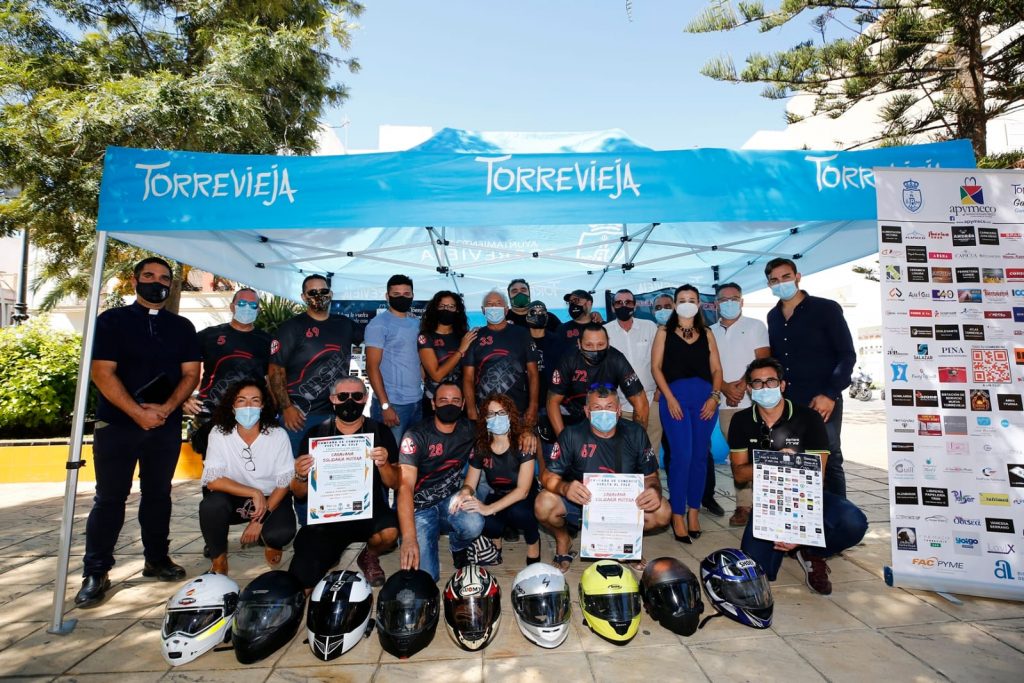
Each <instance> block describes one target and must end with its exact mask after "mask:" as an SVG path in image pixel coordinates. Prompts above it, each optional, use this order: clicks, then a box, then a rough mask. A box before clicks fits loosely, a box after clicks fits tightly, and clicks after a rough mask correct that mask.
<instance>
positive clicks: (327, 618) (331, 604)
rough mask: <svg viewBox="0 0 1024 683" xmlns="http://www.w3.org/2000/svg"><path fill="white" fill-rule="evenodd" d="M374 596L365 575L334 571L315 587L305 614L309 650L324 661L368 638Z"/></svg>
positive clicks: (339, 654)
mask: <svg viewBox="0 0 1024 683" xmlns="http://www.w3.org/2000/svg"><path fill="white" fill-rule="evenodd" d="M372 607H373V593H372V592H371V591H370V584H369V582H368V581H367V580H366V577H365V576H363V573H362V572H353V571H348V570H345V571H334V572H330V573H329V574H327V575H326V576H325V577H324V578H322V579H320V582H319V583H318V584H316V586H315V587H314V588H313V592H312V594H310V596H309V609H308V610H307V612H306V636H307V637H308V638H309V649H310V650H312V651H313V655H314V656H316V658H317V659H322V660H324V661H327V660H330V659H334V658H335V657H340V656H341V655H343V654H345V653H346V652H348V651H349V650H351V649H352V648H353V647H355V645H356V643H358V642H359V641H360V640H362V639H363V638H364V637H365V636H367V635H369V633H370V629H372V628H373V626H371V625H370V613H371V612H372V611H373V610H372Z"/></svg>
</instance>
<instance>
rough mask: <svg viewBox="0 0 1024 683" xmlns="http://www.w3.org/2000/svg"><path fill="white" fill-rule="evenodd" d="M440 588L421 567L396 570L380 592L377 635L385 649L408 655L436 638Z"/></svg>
mask: <svg viewBox="0 0 1024 683" xmlns="http://www.w3.org/2000/svg"><path fill="white" fill-rule="evenodd" d="M440 611H441V592H440V591H439V590H437V584H435V583H434V580H433V579H432V578H430V574H428V573H426V572H425V571H423V570H422V569H403V570H401V571H398V572H395V573H394V574H392V575H391V576H390V577H388V580H387V581H386V582H385V583H384V586H383V587H382V588H381V589H380V593H378V594H377V636H378V637H379V638H380V644H381V647H383V648H384V650H385V651H386V652H389V653H390V654H392V655H394V656H395V657H399V658H401V659H405V658H406V657H411V656H413V655H414V654H416V653H417V652H419V651H420V650H422V649H423V648H425V647H426V646H427V645H429V644H430V641H431V640H433V639H434V632H435V631H436V630H437V619H438V615H439V614H440Z"/></svg>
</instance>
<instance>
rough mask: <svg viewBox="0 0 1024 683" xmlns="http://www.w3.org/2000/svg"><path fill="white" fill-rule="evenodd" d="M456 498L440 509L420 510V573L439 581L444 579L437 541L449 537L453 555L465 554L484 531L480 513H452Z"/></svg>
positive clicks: (440, 503)
mask: <svg viewBox="0 0 1024 683" xmlns="http://www.w3.org/2000/svg"><path fill="white" fill-rule="evenodd" d="M452 497H453V496H448V497H447V498H445V499H444V500H442V501H440V502H439V503H438V504H437V505H434V506H431V507H428V508H423V509H421V510H416V512H415V513H414V515H415V518H416V543H417V544H418V545H419V547H420V569H422V570H423V571H425V572H427V573H428V574H430V576H432V577H433V578H434V581H437V580H438V578H440V576H441V565H440V562H439V560H438V558H437V539H438V538H440V536H441V534H443V533H447V534H448V543H449V545H451V549H452V553H457V552H459V551H460V550H465V549H466V548H468V547H469V546H471V545H472V544H473V541H475V540H476V539H477V537H478V536H480V534H481V533H482V532H483V530H484V517H483V515H481V514H480V513H479V512H467V511H465V510H459V511H458V512H456V513H455V514H449V513H448V506H449V505H450V504H451V502H452Z"/></svg>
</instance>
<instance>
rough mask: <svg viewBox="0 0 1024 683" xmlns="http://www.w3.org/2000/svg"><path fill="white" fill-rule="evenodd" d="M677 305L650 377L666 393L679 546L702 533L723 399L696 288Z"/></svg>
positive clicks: (684, 292) (662, 332) (658, 341)
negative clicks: (714, 434) (709, 467)
mask: <svg viewBox="0 0 1024 683" xmlns="http://www.w3.org/2000/svg"><path fill="white" fill-rule="evenodd" d="M675 302H676V307H675V311H673V312H672V315H671V316H670V317H669V319H668V321H667V322H666V323H665V325H664V326H663V327H661V328H659V329H658V333H657V335H656V336H655V337H654V344H653V347H652V349H651V373H652V374H653V375H654V381H655V382H656V383H657V384H658V390H659V391H660V392H661V401H659V406H660V410H661V424H662V427H663V428H664V430H665V435H666V436H667V437H668V442H669V446H670V447H671V451H672V462H671V463H670V464H669V466H668V490H669V502H670V503H671V504H672V531H673V533H675V537H676V540H677V541H679V542H681V543H692V542H693V540H695V539H697V538H700V533H701V531H700V506H701V501H702V499H703V497H704V480H705V477H706V476H707V453H708V446H709V445H710V443H711V430H712V429H714V426H715V418H716V417H717V415H718V403H719V401H721V398H722V392H721V386H722V364H721V362H720V361H719V359H718V346H717V345H716V344H715V336H714V335H713V334H711V330H709V329H708V327H707V324H706V323H705V322H704V317H703V314H702V313H701V310H700V292H699V291H697V288H696V287H694V286H692V285H683V286H682V287H679V288H678V289H676V292H675Z"/></svg>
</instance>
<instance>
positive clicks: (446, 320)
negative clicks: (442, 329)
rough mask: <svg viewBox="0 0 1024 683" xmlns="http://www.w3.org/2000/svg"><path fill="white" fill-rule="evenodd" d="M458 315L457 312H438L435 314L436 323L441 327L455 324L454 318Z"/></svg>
mask: <svg viewBox="0 0 1024 683" xmlns="http://www.w3.org/2000/svg"><path fill="white" fill-rule="evenodd" d="M458 315H459V313H458V311H445V310H440V311H438V312H437V322H439V323H441V324H442V325H451V324H453V323H454V322H455V319H456V317H458Z"/></svg>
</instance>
